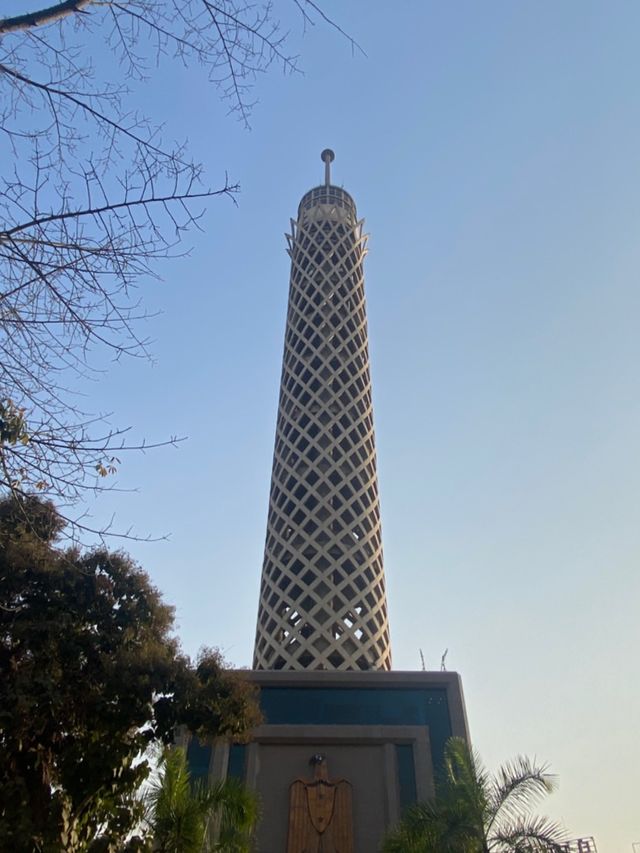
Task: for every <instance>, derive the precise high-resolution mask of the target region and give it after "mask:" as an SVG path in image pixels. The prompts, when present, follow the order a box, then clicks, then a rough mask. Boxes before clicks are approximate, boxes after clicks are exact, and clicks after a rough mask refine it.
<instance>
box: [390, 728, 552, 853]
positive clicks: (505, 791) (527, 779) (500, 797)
mask: <svg viewBox="0 0 640 853" xmlns="http://www.w3.org/2000/svg"><path fill="white" fill-rule="evenodd" d="M553 789H554V780H553V777H552V776H550V775H549V774H548V773H547V767H546V766H538V765H536V764H535V762H532V761H530V760H529V759H528V758H524V757H522V756H520V757H518V758H516V759H515V760H514V761H512V762H509V763H507V764H504V765H503V766H502V767H501V768H500V769H499V770H498V772H497V774H496V776H495V777H494V778H491V776H490V775H489V774H488V773H487V771H486V770H485V769H484V768H483V766H482V763H481V761H480V759H479V757H478V756H477V755H476V753H475V752H474V751H473V750H471V749H470V748H469V746H468V745H467V743H466V741H464V740H463V739H462V738H450V740H449V741H447V744H446V747H445V755H444V768H443V774H442V779H441V782H440V784H439V785H437V790H436V798H435V800H433V801H432V802H428V803H419V804H418V805H415V806H413V807H411V808H410V809H408V810H407V812H406V814H405V816H404V817H403V819H402V820H401V822H400V824H399V825H398V826H397V827H396V828H395V829H394V830H393V831H392V832H391V833H390V834H389V835H388V836H387V838H386V840H385V843H384V845H383V848H382V850H383V853H539V851H547V852H549V851H550V853H562V851H563V850H564V849H565V848H564V847H563V832H562V830H561V829H560V827H559V826H558V825H557V824H555V823H552V822H551V821H549V820H548V819H547V818H543V817H535V816H532V815H531V814H530V812H531V809H532V807H533V806H534V805H535V803H536V802H537V801H538V800H539V799H540V798H541V797H543V796H545V795H546V794H549V793H551V791H553Z"/></svg>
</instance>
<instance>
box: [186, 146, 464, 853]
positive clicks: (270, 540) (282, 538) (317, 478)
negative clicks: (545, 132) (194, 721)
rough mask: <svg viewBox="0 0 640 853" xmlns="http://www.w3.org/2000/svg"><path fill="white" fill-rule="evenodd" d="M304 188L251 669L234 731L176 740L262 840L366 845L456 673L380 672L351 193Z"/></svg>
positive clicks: (435, 751)
mask: <svg viewBox="0 0 640 853" xmlns="http://www.w3.org/2000/svg"><path fill="white" fill-rule="evenodd" d="M322 159H323V161H324V164H325V181H324V184H323V185H322V186H319V187H315V188H314V189H312V190H310V191H309V192H307V193H306V194H305V195H304V196H303V197H302V200H301V202H300V204H299V206H298V214H297V218H296V219H295V220H292V222H291V225H292V228H291V233H290V234H289V235H288V241H289V254H290V256H291V279H290V285H289V305H288V311H287V325H286V332H285V342H284V357H283V364H282V376H281V383H280V398H279V405H278V419H277V425H276V439H275V449H274V455H273V469H272V476H271V491H270V497H269V514H268V520H267V536H266V544H265V553H264V565H263V570H262V582H261V587H260V604H259V610H258V625H257V631H256V640H255V649H254V660H253V670H252V671H250V672H246V671H243V672H242V673H241V677H243V678H246V679H247V680H248V681H249V682H251V683H252V684H254V685H255V686H256V687H258V688H259V697H260V699H259V701H260V707H261V710H262V714H263V722H262V723H261V724H260V725H258V726H256V728H255V729H254V730H253V731H252V732H251V737H250V741H249V743H233V742H229V741H225V740H224V739H220V740H218V741H216V743H215V744H214V745H213V746H212V745H210V744H201V743H199V741H198V739H197V738H194V737H192V736H191V735H190V734H189V733H186V734H185V741H184V743H185V745H186V746H187V749H188V753H187V754H188V759H189V763H190V767H191V772H192V776H197V775H200V776H203V777H205V778H207V779H209V780H210V781H211V782H216V781H220V780H222V779H225V778H229V777H235V778H237V779H240V780H242V781H243V782H244V783H245V784H247V785H248V786H249V787H250V788H252V789H253V790H255V791H256V792H257V793H258V795H259V797H260V802H261V807H262V817H261V820H260V824H259V826H258V828H257V831H256V838H255V842H256V850H259V851H260V853H285V851H286V853H304V851H309V850H327V851H337V850H340V851H343V853H371V851H372V850H378V849H380V845H381V843H382V839H383V837H384V834H385V832H386V830H387V829H388V828H389V827H390V826H391V825H393V824H394V823H395V822H397V821H398V820H399V818H400V815H401V814H402V812H403V810H404V809H405V808H407V807H408V806H410V805H412V804H415V803H416V802H422V801H424V800H426V799H429V798H430V797H432V796H433V794H434V779H435V777H436V774H437V772H438V769H439V768H440V767H441V766H442V762H443V760H444V750H445V744H446V741H447V739H448V738H449V737H451V736H452V735H454V736H458V737H463V738H465V739H467V740H468V729H467V721H466V714H465V708H464V700H463V697H462V685H461V681H460V677H459V676H458V675H457V673H454V672H426V671H421V672H392V671H391V654H390V649H389V628H388V622H387V605H386V594H385V584H384V573H383V564H382V545H381V538H380V507H379V501H378V485H377V473H376V455H375V442H374V432H373V411H372V406H371V379H370V375H369V352H368V341H367V319H366V310H365V296H364V276H363V269H362V266H363V260H364V256H365V253H366V245H365V244H366V238H365V236H364V234H363V231H362V221H361V220H358V217H357V213H356V206H355V203H354V201H353V199H352V198H351V196H350V195H349V194H348V193H346V192H345V191H344V190H343V189H341V188H339V187H336V186H334V185H333V184H332V183H331V162H332V161H333V159H334V155H333V152H332V151H330V150H328V149H327V150H325V151H323V152H322Z"/></svg>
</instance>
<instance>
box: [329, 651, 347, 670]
mask: <svg viewBox="0 0 640 853" xmlns="http://www.w3.org/2000/svg"><path fill="white" fill-rule="evenodd" d="M327 660H328V661H329V663H330V664H331V666H334V667H335V668H336V669H337V668H338V667H339V666H340V665H341V664H343V663H344V657H343V656H342V655H341V654H340V652H331V654H330V655H329V657H328V658H327Z"/></svg>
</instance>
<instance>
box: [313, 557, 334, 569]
mask: <svg viewBox="0 0 640 853" xmlns="http://www.w3.org/2000/svg"><path fill="white" fill-rule="evenodd" d="M315 565H316V568H318V569H319V570H320V571H321V572H324V571H326V570H327V569H328V568H329V566H330V565H331V563H330V562H329V560H327V558H326V557H320V558H319V559H318V560H316V562H315Z"/></svg>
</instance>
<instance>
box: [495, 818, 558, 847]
mask: <svg viewBox="0 0 640 853" xmlns="http://www.w3.org/2000/svg"><path fill="white" fill-rule="evenodd" d="M489 843H490V847H491V849H492V850H493V849H495V850H497V851H508V853H563V851H564V850H565V849H566V848H565V847H564V846H563V845H564V843H565V832H564V830H563V829H562V827H561V826H560V824H558V823H555V822H553V821H550V820H549V819H548V818H545V817H530V818H521V819H520V820H517V821H515V822H514V823H512V824H511V825H510V826H509V827H508V828H507V829H504V830H498V831H496V832H495V833H492V835H491V837H490V839H489ZM496 845H498V846H496Z"/></svg>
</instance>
